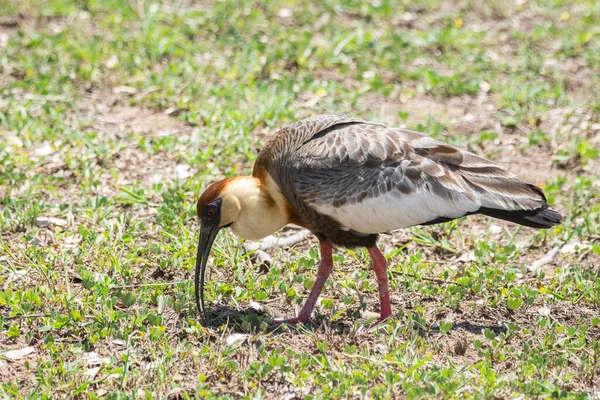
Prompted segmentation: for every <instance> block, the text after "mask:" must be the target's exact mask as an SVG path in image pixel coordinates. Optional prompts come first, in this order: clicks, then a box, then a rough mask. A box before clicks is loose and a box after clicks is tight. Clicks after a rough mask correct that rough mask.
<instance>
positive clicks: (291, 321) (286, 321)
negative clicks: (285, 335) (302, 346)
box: [269, 316, 310, 328]
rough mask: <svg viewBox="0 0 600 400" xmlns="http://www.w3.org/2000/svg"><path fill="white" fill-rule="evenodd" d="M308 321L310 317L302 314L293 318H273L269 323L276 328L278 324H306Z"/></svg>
mask: <svg viewBox="0 0 600 400" xmlns="http://www.w3.org/2000/svg"><path fill="white" fill-rule="evenodd" d="M309 322H310V317H304V316H297V317H294V318H286V319H275V320H273V321H271V322H269V325H270V326H271V327H272V328H276V327H278V326H281V325H292V326H295V325H298V324H306V323H309Z"/></svg>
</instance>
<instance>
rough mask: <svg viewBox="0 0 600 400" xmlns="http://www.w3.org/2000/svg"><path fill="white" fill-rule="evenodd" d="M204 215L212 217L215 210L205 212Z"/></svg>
mask: <svg viewBox="0 0 600 400" xmlns="http://www.w3.org/2000/svg"><path fill="white" fill-rule="evenodd" d="M206 215H208V216H209V217H214V216H215V210H208V211H207V212H206Z"/></svg>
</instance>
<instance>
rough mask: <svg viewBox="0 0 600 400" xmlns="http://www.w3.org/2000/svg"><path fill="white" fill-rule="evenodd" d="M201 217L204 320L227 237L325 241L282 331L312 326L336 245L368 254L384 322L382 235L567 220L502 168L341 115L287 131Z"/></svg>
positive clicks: (205, 202) (199, 281)
mask: <svg viewBox="0 0 600 400" xmlns="http://www.w3.org/2000/svg"><path fill="white" fill-rule="evenodd" d="M197 213H198V216H199V218H200V238H199V243H198V253H197V258H196V271H195V296H196V305H197V307H198V310H199V311H200V312H202V314H203V315H206V314H205V308H204V272H205V269H206V264H207V261H208V257H209V254H210V250H211V246H212V244H213V242H214V240H215V237H216V236H217V234H218V233H219V231H221V230H222V229H225V228H228V229H230V230H231V231H232V232H233V233H234V234H235V235H237V236H240V237H242V238H246V239H251V240H258V239H260V238H263V237H265V236H267V235H270V234H272V233H274V232H276V231H278V230H279V229H281V228H282V227H283V226H285V225H286V224H290V223H293V224H296V225H300V226H302V227H304V228H306V229H308V230H310V231H311V232H312V233H313V234H314V235H315V236H316V237H317V238H318V240H319V243H320V252H321V260H320V263H319V265H318V268H317V277H316V280H315V283H314V285H313V287H312V289H311V290H310V293H309V294H308V298H307V299H306V301H305V303H304V306H303V307H302V309H301V310H300V312H299V314H298V315H297V316H295V317H293V318H289V319H284V320H279V321H275V323H276V324H277V323H288V324H296V323H300V322H301V323H306V322H309V321H310V319H311V315H312V312H313V309H314V307H315V304H316V303H317V300H318V297H319V295H320V293H321V291H322V289H323V286H324V285H325V282H326V281H327V279H328V277H329V275H330V274H331V271H332V269H333V259H332V250H333V246H334V245H338V246H342V247H349V248H354V247H365V248H366V249H367V251H368V253H369V256H370V258H371V261H372V268H373V270H374V271H375V275H376V277H377V284H378V289H379V301H380V317H379V319H378V320H377V321H376V323H378V322H381V321H383V320H385V319H386V318H389V317H390V316H391V315H392V308H391V304H390V290H389V286H388V277H387V267H386V259H385V257H384V255H383V254H382V252H381V251H380V250H379V248H378V247H377V238H378V235H379V234H381V233H384V232H389V231H392V230H394V229H401V228H407V227H411V226H415V225H433V224H439V223H443V222H447V221H451V220H453V219H456V218H460V217H464V216H467V215H473V214H483V215H486V216H489V217H493V218H499V219H502V220H506V221H510V222H513V223H517V224H520V225H524V226H527V227H532V228H538V229H544V228H550V227H552V226H554V225H557V224H559V223H560V222H561V215H560V214H559V213H557V212H556V211H554V210H551V209H550V208H548V204H547V202H546V198H545V196H544V193H543V191H542V190H541V189H540V188H538V187H536V186H535V185H532V184H530V183H527V182H525V181H524V180H522V179H520V178H518V177H517V176H515V175H513V174H511V173H510V172H508V171H507V169H506V168H504V167H502V166H500V165H498V164H496V163H493V162H491V161H488V160H486V159H485V158H482V157H479V156H477V155H475V154H473V153H471V152H468V151H465V150H461V149H459V148H457V147H455V146H452V145H450V144H447V143H443V142H440V141H438V140H435V139H433V138H431V137H429V136H427V135H424V134H422V133H419V132H415V131H412V130H408V129H398V128H392V127H388V126H386V125H383V124H380V123H374V122H368V121H363V120H360V119H355V118H347V117H343V116H335V115H321V116H316V117H313V118H308V119H304V120H301V121H298V122H295V123H293V124H291V125H290V126H287V127H285V128H283V129H281V130H279V131H278V132H277V133H275V134H274V135H273V136H272V137H271V138H270V139H269V141H268V142H267V143H266V144H265V146H264V147H263V148H262V150H261V151H260V152H259V154H258V157H257V159H256V162H255V164H254V169H253V172H252V175H251V176H238V177H234V178H227V179H223V180H221V181H219V182H216V183H213V184H212V185H210V186H209V187H208V188H207V189H206V190H205V191H204V192H203V193H202V195H201V196H200V198H199V200H198V203H197Z"/></svg>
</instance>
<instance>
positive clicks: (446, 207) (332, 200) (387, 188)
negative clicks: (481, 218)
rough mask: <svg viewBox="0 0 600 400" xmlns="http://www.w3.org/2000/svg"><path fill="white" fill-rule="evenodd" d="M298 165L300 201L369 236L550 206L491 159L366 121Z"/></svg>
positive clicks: (330, 137)
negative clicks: (481, 212)
mask: <svg viewBox="0 0 600 400" xmlns="http://www.w3.org/2000/svg"><path fill="white" fill-rule="evenodd" d="M294 164H295V165H294V167H295V173H294V177H293V179H292V183H293V185H294V189H295V192H296V196H297V197H298V199H300V200H301V201H302V202H305V203H306V204H308V205H309V206H311V207H313V208H314V209H316V210H317V211H318V212H320V213H322V214H326V215H328V216H330V217H332V218H334V219H335V220H337V221H338V222H339V223H340V224H341V225H342V226H343V227H344V229H347V230H353V231H356V232H362V233H378V232H384V231H388V230H392V229H398V228H404V227H408V226H412V225H419V224H426V223H428V222H431V221H434V220H447V219H453V218H458V217H461V216H463V215H467V214H471V213H474V212H477V210H478V209H480V208H481V207H486V208H491V209H500V210H533V209H536V208H539V207H542V206H543V205H544V204H545V198H544V196H543V193H542V192H541V190H540V189H538V188H537V187H535V186H533V185H529V184H527V183H525V182H523V181H521V180H520V179H518V178H517V177H515V176H513V175H512V174H510V173H509V172H508V171H507V170H506V169H505V168H503V167H501V166H499V165H497V164H494V163H493V162H491V161H489V160H486V159H484V158H481V157H479V156H477V155H475V154H473V153H470V152H466V151H461V150H460V149H458V148H456V147H454V146H451V145H449V144H446V143H442V142H439V141H437V140H435V139H432V138H430V137H428V136H425V135H423V134H420V133H418V132H414V131H409V130H402V129H392V128H388V127H385V126H383V125H377V124H370V123H366V122H362V121H361V122H358V123H357V122H356V121H352V123H349V124H345V125H344V126H341V127H338V128H337V129H329V130H328V132H327V133H326V134H325V135H316V136H313V137H312V138H311V139H310V140H307V141H306V142H304V143H303V145H302V146H301V147H300V148H299V149H298V150H297V152H296V155H295V162H294Z"/></svg>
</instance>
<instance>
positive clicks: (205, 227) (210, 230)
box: [194, 223, 221, 322]
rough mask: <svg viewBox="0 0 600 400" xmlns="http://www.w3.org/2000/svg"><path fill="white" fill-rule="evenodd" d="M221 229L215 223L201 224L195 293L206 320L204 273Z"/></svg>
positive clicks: (199, 308)
mask: <svg viewBox="0 0 600 400" xmlns="http://www.w3.org/2000/svg"><path fill="white" fill-rule="evenodd" d="M220 230H221V228H219V226H218V225H215V224H210V223H203V224H202V225H201V226H200V239H199V241H198V253H197V254H196V275H195V280H194V284H195V288H194V293H195V294H196V307H198V311H199V312H200V313H201V314H202V317H203V319H204V322H206V317H207V315H206V308H205V307H204V273H205V271H206V263H207V261H208V256H209V255H210V249H211V247H212V244H213V242H214V241H215V238H216V237H217V234H218V233H219V231H220Z"/></svg>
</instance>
